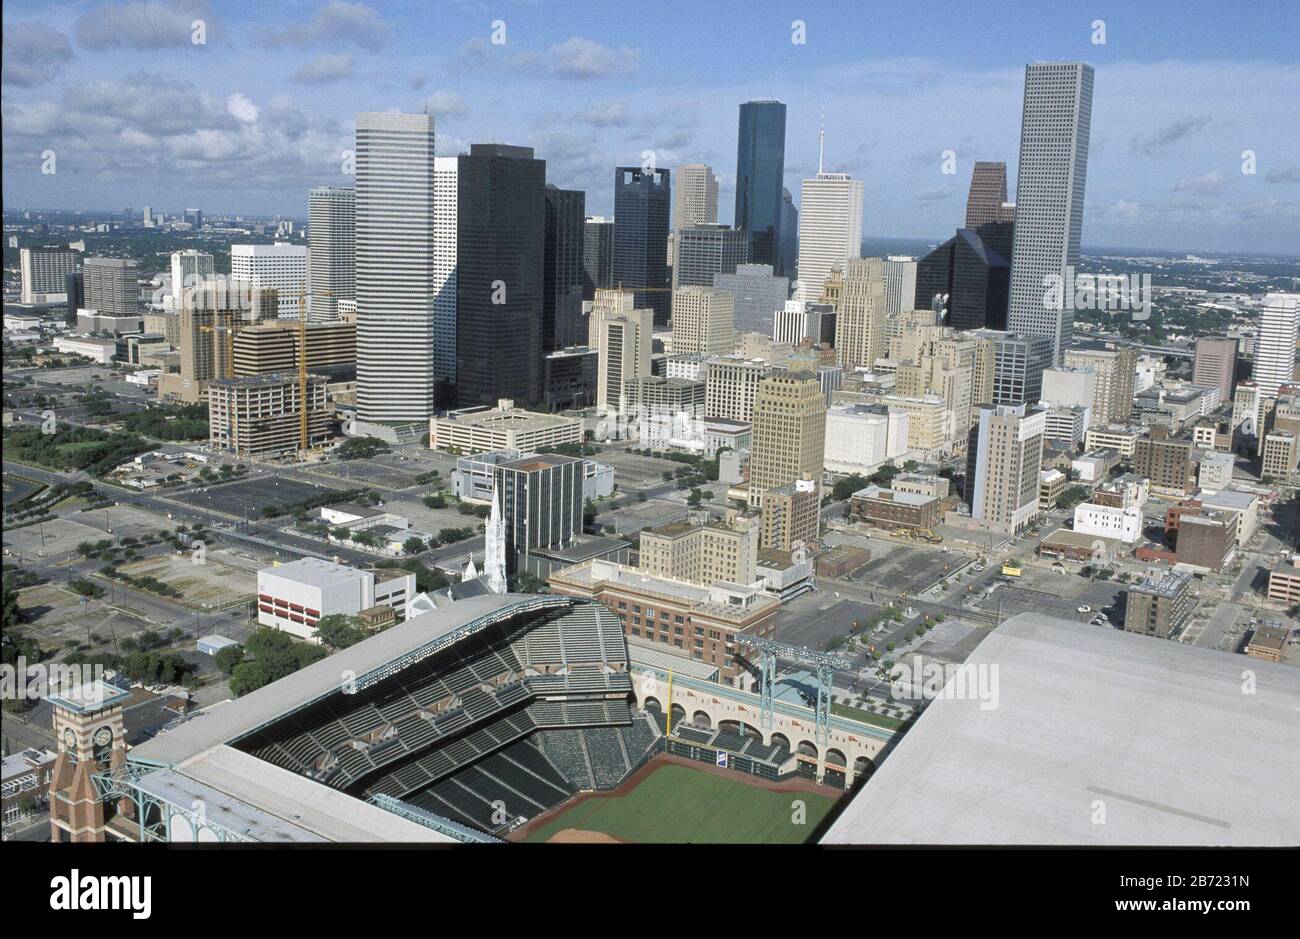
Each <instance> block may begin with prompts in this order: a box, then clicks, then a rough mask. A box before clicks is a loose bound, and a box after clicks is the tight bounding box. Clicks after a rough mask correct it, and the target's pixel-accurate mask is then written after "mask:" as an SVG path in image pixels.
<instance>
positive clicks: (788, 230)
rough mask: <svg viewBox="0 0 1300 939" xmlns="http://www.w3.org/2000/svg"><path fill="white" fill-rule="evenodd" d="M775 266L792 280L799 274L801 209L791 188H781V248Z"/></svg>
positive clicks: (782, 274)
mask: <svg viewBox="0 0 1300 939" xmlns="http://www.w3.org/2000/svg"><path fill="white" fill-rule="evenodd" d="M775 267H776V268H777V269H779V270H780V271H781V276H783V277H786V278H788V279H790V280H792V281H793V280H795V279H797V278H798V276H799V210H798V209H796V208H795V207H794V196H792V195H790V190H789V189H782V190H781V250H780V253H779V254H778V257H777V264H776V265H775Z"/></svg>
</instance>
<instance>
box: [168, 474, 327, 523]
mask: <svg viewBox="0 0 1300 939" xmlns="http://www.w3.org/2000/svg"><path fill="white" fill-rule="evenodd" d="M342 488H343V487H334V486H326V485H325V484H324V483H305V482H300V481H299V480H296V479H276V478H272V477H269V476H265V477H257V478H254V479H246V480H241V481H240V482H235V483H225V484H223V485H218V486H207V487H205V488H204V489H201V490H200V489H195V490H192V491H190V492H185V493H180V494H178V495H175V496H172V497H171V498H172V499H173V500H174V501H176V502H183V503H185V504H186V505H192V506H194V507H195V508H199V509H204V510H206V511H209V512H220V513H223V514H225V515H229V516H233V517H236V518H237V517H241V516H243V515H244V513H245V512H247V514H248V518H249V519H254V518H257V517H258V516H259V515H260V514H261V512H262V510H263V509H265V508H267V507H268V506H272V505H281V506H284V505H292V504H293V503H295V502H301V501H303V500H305V499H312V498H315V497H317V496H320V495H322V494H324V493H326V492H329V491H331V490H333V489H338V490H340V491H341V489H342Z"/></svg>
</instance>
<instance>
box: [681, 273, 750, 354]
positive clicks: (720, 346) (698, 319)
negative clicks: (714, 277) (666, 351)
mask: <svg viewBox="0 0 1300 939" xmlns="http://www.w3.org/2000/svg"><path fill="white" fill-rule="evenodd" d="M735 312H736V300H735V297H733V296H732V295H731V294H730V293H728V292H727V291H725V290H717V289H715V288H713V287H694V286H692V287H678V288H677V289H676V290H674V291H673V348H672V352H673V354H674V355H681V354H682V353H688V354H689V353H697V352H698V353H705V354H723V353H727V352H730V351H731V350H732V347H733V345H734V344H735V337H736V329H735Z"/></svg>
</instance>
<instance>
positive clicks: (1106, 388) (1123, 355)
mask: <svg viewBox="0 0 1300 939" xmlns="http://www.w3.org/2000/svg"><path fill="white" fill-rule="evenodd" d="M1063 361H1064V365H1065V367H1066V368H1073V369H1080V368H1090V369H1092V370H1093V371H1094V372H1096V374H1097V396H1096V399H1095V402H1094V404H1093V408H1092V415H1091V418H1090V419H1091V421H1092V424H1093V426H1098V425H1102V424H1126V423H1128V420H1129V414H1130V413H1131V411H1132V409H1133V395H1134V389H1133V386H1134V381H1135V379H1136V375H1137V371H1136V370H1137V350H1136V349H1131V348H1123V347H1120V346H1116V345H1115V344H1113V343H1105V344H1100V345H1087V346H1083V347H1078V348H1071V349H1066V350H1065V355H1064V356H1063Z"/></svg>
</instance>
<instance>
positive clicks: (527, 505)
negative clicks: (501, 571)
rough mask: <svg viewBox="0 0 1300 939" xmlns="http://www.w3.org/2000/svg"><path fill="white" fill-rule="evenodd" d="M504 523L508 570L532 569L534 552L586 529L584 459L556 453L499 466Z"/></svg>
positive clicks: (565, 541)
mask: <svg viewBox="0 0 1300 939" xmlns="http://www.w3.org/2000/svg"><path fill="white" fill-rule="evenodd" d="M493 472H494V478H495V485H496V497H497V498H499V499H500V505H501V519H502V521H503V522H504V524H505V546H506V573H507V574H508V575H509V576H512V577H513V576H514V575H515V574H516V573H518V572H519V571H521V570H529V569H530V565H529V554H530V552H532V551H533V550H535V549H538V548H561V547H566V546H568V545H570V544H572V543H573V540H574V539H575V538H576V537H577V536H579V535H581V534H582V506H583V479H584V471H583V461H582V460H581V459H579V458H576V457H568V456H560V455H559V454H555V453H548V454H540V455H535V456H528V457H524V458H522V459H518V460H512V461H509V462H504V463H498V464H496V466H495V467H494V470H493Z"/></svg>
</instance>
